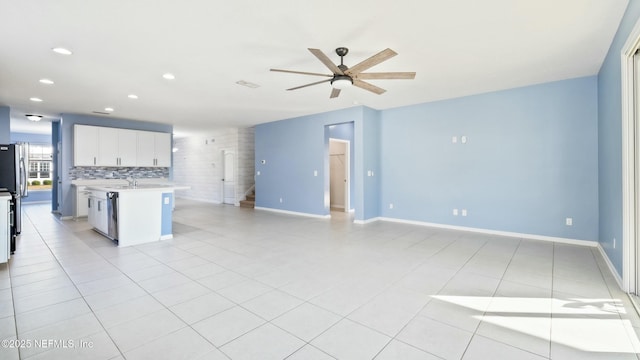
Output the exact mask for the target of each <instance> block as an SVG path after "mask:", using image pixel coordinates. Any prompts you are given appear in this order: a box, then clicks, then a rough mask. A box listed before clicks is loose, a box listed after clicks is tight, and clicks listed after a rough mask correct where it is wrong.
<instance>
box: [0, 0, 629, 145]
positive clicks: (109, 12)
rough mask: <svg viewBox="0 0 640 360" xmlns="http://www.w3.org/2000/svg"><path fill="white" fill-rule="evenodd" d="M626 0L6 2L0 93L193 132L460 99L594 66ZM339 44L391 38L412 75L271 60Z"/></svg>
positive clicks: (42, 107)
mask: <svg viewBox="0 0 640 360" xmlns="http://www.w3.org/2000/svg"><path fill="white" fill-rule="evenodd" d="M627 2H628V1H627V0H591V1H588V0H561V1H558V0H530V1H525V0H521V1H513V0H483V1H477V0H457V1H441V0H395V1H389V0H366V1H365V0H343V1H333V0H324V1H316V0H307V1H296V0H269V1H248V0H235V1H212V0H184V1H171V0H135V1H132V0H108V1H107V0H92V1H86V0H56V1H45V0H40V1H38V0H21V1H15V0H0V13H1V14H2V21H0V34H2V36H0V104H2V105H8V106H11V108H12V118H13V119H16V120H17V119H22V118H23V115H24V114H25V113H39V114H44V115H47V116H48V117H49V118H52V117H53V118H55V117H58V116H59V114H60V113H81V114H91V113H92V111H104V108H105V107H107V106H109V107H113V108H114V109H115V111H114V112H113V113H112V115H110V116H112V117H119V118H127V119H135V120H143V121H153V122H161V123H167V124H173V125H174V127H175V129H176V131H177V132H184V133H190V132H193V131H197V130H202V129H206V128H214V127H226V126H251V125H255V124H258V123H263V122H268V121H273V120H279V119H284V118H290V117H295V116H301V115H307V114H312V113H319V112H324V111H329V110H334V109H341V108H347V107H351V106H354V105H366V106H369V107H372V108H375V109H385V108H391V107H397V106H403V105H409V104H416V103H422V102H428V101H433V100H439V99H446V98H453V97H459V96H465V95H470V94H476V93H482V92H488V91H494V90H500V89H507V88H513V87H518V86H524V85H529V84H535V83H543V82H548V81H555V80H561V79H568V78H574V77H581V76H587V75H594V74H596V73H597V72H598V70H599V68H600V66H601V65H602V61H603V59H604V57H605V55H606V52H607V50H608V48H609V45H610V43H611V40H612V38H613V36H614V34H615V31H616V30H617V28H618V25H619V23H620V19H621V18H622V15H623V13H624V11H625V9H626V5H627ZM56 46H62V47H66V48H69V49H70V50H72V51H73V52H74V54H73V55H71V56H61V55H58V54H55V53H53V52H52V51H51V49H52V48H53V47H56ZM338 46H346V47H348V48H349V49H350V52H349V54H348V55H347V56H346V57H345V64H346V65H350V66H353V65H355V64H356V63H358V62H360V61H362V60H364V59H365V58H367V57H369V56H371V55H373V54H375V53H377V52H379V51H381V50H383V49H385V48H387V47H389V48H391V49H393V50H395V51H396V52H398V54H399V55H398V56H396V57H394V58H392V59H390V60H388V61H386V62H384V63H382V64H380V65H377V66H375V67H373V68H371V69H370V70H369V71H370V72H377V71H415V72H417V75H416V79H415V80H371V83H374V84H376V85H378V86H380V87H382V88H385V89H387V90H388V91H387V92H386V93H384V94H383V95H375V94H372V93H369V92H367V91H365V90H362V89H359V88H350V89H347V90H343V91H342V94H341V95H340V97H339V98H337V99H329V94H330V85H329V84H321V85H316V86H313V87H309V88H304V89H300V90H296V91H285V89H287V88H290V87H294V86H298V85H302V84H306V83H310V82H314V81H318V80H323V78H318V77H313V76H304V75H293V74H284V73H275V72H270V71H269V69H270V68H280V69H291V70H299V71H309V72H321V73H329V71H328V69H326V68H325V67H324V65H322V63H321V62H320V61H318V60H317V59H316V58H315V57H314V56H313V55H312V54H311V53H310V52H309V51H308V50H307V48H310V47H312V48H319V49H321V50H323V51H324V52H325V53H326V54H327V55H328V56H329V57H330V58H331V59H332V60H334V61H335V62H339V58H338V57H337V55H335V53H334V49H335V48H336V47H338ZM166 72H171V73H173V74H175V76H176V79H175V80H173V81H167V80H165V79H163V78H162V74H164V73H166ZM41 78H49V79H52V80H54V81H55V84H54V85H50V86H47V85H43V84H40V83H39V82H38V80H39V79H41ZM239 80H245V81H249V82H253V83H256V84H259V85H260V87H259V88H257V89H250V88H247V87H243V86H239V85H237V84H236V81H239ZM131 93H134V94H136V95H138V96H139V99H138V100H131V99H128V98H127V95H128V94H131ZM30 97H40V98H42V99H43V100H44V101H43V102H42V103H33V102H31V101H29V98H30ZM45 121H46V119H45ZM45 124H46V123H45Z"/></svg>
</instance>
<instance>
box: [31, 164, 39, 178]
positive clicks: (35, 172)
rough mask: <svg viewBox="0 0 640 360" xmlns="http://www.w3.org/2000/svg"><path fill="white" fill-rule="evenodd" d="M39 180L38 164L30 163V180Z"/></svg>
mask: <svg viewBox="0 0 640 360" xmlns="http://www.w3.org/2000/svg"><path fill="white" fill-rule="evenodd" d="M37 178H38V163H37V162H35V161H29V179H37Z"/></svg>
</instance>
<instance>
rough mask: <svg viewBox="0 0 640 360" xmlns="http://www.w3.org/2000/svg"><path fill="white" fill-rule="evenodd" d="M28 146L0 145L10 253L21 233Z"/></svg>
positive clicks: (1, 179)
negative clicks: (8, 207)
mask: <svg viewBox="0 0 640 360" xmlns="http://www.w3.org/2000/svg"><path fill="white" fill-rule="evenodd" d="M28 156H29V150H28V144H23V143H17V144H5V145H2V144H0V188H5V189H7V190H8V191H9V193H11V197H12V203H13V222H12V226H11V235H12V237H11V252H12V253H13V252H14V251H15V249H16V242H15V239H16V236H18V235H19V234H20V233H21V232H22V198H25V197H27V196H28V195H29V192H28V189H27V162H28Z"/></svg>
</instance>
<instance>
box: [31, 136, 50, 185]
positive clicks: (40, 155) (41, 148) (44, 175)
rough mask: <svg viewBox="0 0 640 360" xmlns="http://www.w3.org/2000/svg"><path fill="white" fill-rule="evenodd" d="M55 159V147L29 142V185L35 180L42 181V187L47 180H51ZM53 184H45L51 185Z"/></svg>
mask: <svg viewBox="0 0 640 360" xmlns="http://www.w3.org/2000/svg"><path fill="white" fill-rule="evenodd" d="M52 161H53V148H52V147H51V145H48V144H34V143H30V144H29V186H33V185H31V183H32V182H33V181H35V180H37V181H39V182H40V185H41V186H40V187H42V185H43V184H44V181H45V180H51V176H52V174H51V170H52V166H53V165H52ZM50 186H51V185H50V184H49V185H45V187H50Z"/></svg>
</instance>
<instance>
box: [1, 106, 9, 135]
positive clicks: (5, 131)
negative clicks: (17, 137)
mask: <svg viewBox="0 0 640 360" xmlns="http://www.w3.org/2000/svg"><path fill="white" fill-rule="evenodd" d="M10 114H11V109H10V108H9V107H8V106H0V144H8V143H10V142H11V135H10V134H11V115H10Z"/></svg>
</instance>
